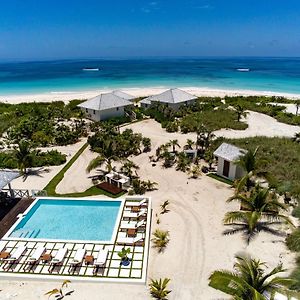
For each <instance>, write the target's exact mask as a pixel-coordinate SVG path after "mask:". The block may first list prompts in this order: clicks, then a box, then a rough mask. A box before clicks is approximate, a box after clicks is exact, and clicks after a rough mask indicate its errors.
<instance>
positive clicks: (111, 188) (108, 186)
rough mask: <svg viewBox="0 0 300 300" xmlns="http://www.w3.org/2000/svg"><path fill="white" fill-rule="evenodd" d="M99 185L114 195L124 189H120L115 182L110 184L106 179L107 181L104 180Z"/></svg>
mask: <svg viewBox="0 0 300 300" xmlns="http://www.w3.org/2000/svg"><path fill="white" fill-rule="evenodd" d="M97 187H98V188H99V189H102V190H104V191H106V192H109V193H111V194H113V195H117V194H119V193H122V192H123V190H122V189H120V188H119V187H117V186H115V185H113V184H110V183H108V182H106V181H105V182H102V183H100V184H98V185H97Z"/></svg>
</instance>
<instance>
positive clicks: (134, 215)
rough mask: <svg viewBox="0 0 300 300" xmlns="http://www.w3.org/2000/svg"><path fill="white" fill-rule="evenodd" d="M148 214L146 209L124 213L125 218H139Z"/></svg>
mask: <svg viewBox="0 0 300 300" xmlns="http://www.w3.org/2000/svg"><path fill="white" fill-rule="evenodd" d="M146 213H147V210H146V209H141V211H139V212H131V211H124V213H123V217H124V218H139V217H141V216H143V215H145V214H146Z"/></svg>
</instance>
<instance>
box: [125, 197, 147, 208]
mask: <svg viewBox="0 0 300 300" xmlns="http://www.w3.org/2000/svg"><path fill="white" fill-rule="evenodd" d="M146 203H147V199H146V198H144V199H143V200H141V201H126V202H125V206H128V207H132V206H140V207H141V206H142V205H144V204H146Z"/></svg>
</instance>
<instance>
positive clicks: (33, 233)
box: [10, 199, 121, 241]
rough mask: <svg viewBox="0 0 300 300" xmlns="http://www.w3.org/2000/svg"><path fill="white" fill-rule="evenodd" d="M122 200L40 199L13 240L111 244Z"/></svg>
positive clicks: (23, 220) (21, 224) (13, 233)
mask: <svg viewBox="0 0 300 300" xmlns="http://www.w3.org/2000/svg"><path fill="white" fill-rule="evenodd" d="M120 207H121V201H104V200H102V201H98V200H54V199H39V200H38V201H37V202H36V203H35V204H34V206H33V207H32V208H31V209H30V211H29V212H28V213H27V214H26V216H25V217H23V218H22V220H21V221H20V223H18V225H17V226H16V228H15V229H14V230H13V232H12V233H11V234H10V237H17V238H26V239H27V238H34V239H54V240H56V239H58V240H90V241H110V240H111V239H112V236H113V233H114V229H115V225H116V220H117V217H118V213H119V210H120Z"/></svg>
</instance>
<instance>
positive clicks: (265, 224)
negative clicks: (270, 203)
mask: <svg viewBox="0 0 300 300" xmlns="http://www.w3.org/2000/svg"><path fill="white" fill-rule="evenodd" d="M223 222H224V225H229V226H231V227H232V228H231V229H228V230H225V231H224V232H223V234H224V235H231V234H235V233H238V232H241V233H242V234H243V237H244V239H245V241H246V242H247V244H249V243H250V241H251V240H252V239H253V238H254V237H255V236H256V235H257V234H258V233H259V232H261V231H263V232H267V233H271V234H274V235H277V236H283V235H284V233H283V232H281V231H279V230H278V229H274V228H272V226H275V225H281V224H283V223H287V224H289V225H291V226H294V225H293V224H292V222H291V221H290V220H289V218H288V217H286V216H283V215H279V214H278V215H272V214H267V215H266V214H264V213H262V212H258V211H231V212H228V213H226V215H225V217H224V220H223Z"/></svg>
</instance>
